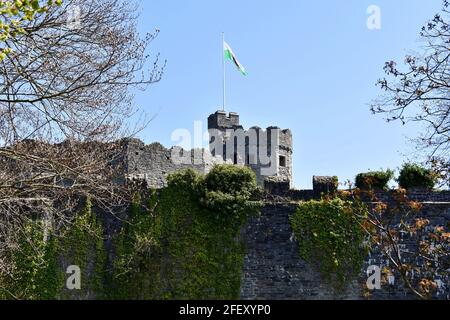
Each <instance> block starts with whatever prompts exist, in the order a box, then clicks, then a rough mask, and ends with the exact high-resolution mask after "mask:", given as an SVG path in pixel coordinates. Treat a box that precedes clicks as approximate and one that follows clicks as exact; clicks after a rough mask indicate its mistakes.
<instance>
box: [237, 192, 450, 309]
mask: <svg viewBox="0 0 450 320" xmlns="http://www.w3.org/2000/svg"><path fill="white" fill-rule="evenodd" d="M293 195H294V196H296V199H295V200H296V201H298V200H301V199H299V198H300V196H304V200H310V199H311V196H312V191H311V192H306V191H299V192H296V193H293ZM287 196H288V194H286V195H285V198H277V199H278V201H277V202H276V203H275V202H273V200H270V201H267V202H266V204H265V206H264V207H263V209H262V211H261V216H259V217H255V218H252V219H251V220H250V221H249V222H248V224H247V225H246V227H245V228H244V230H243V231H242V236H243V239H244V242H245V245H246V255H245V260H244V267H243V277H242V285H241V298H242V299H244V300H249V299H257V300H269V299H274V300H289V299H293V300H317V299H366V297H365V295H364V291H365V290H364V289H365V283H366V281H367V275H366V270H367V268H368V267H369V266H370V265H380V266H383V265H386V263H387V262H386V261H385V260H383V259H382V258H381V255H380V254H379V253H377V252H373V253H372V254H371V255H370V256H368V257H367V259H366V262H365V266H364V268H363V269H364V270H362V271H361V274H360V275H359V277H357V279H355V280H354V281H353V282H352V283H350V284H349V286H348V288H347V291H346V292H343V293H342V294H338V295H336V294H335V293H334V291H333V290H332V288H331V287H330V285H329V284H327V283H326V281H324V279H323V278H322V277H321V275H320V274H319V272H318V271H317V270H315V269H314V268H313V267H311V266H310V265H309V264H308V263H306V262H305V261H303V260H302V259H301V258H300V256H299V251H298V244H297V242H296V239H295V236H294V234H293V231H292V228H291V225H290V221H289V217H290V216H291V215H292V214H293V213H294V212H295V210H296V207H297V202H296V201H294V200H292V199H289V198H287ZM379 196H380V197H384V198H385V199H388V200H389V197H390V196H391V194H390V192H387V193H384V194H381V193H380V194H379ZM409 197H410V198H416V199H419V200H425V201H423V204H424V206H423V209H422V210H421V212H420V213H419V214H418V215H417V216H415V217H413V219H416V218H425V219H428V220H430V224H431V226H449V225H450V192H428V193H424V192H422V193H417V192H416V193H411V194H410V195H409ZM280 199H282V200H280ZM429 200H439V202H432V201H429ZM393 223H395V221H394V222H393ZM448 267H449V268H450V266H448ZM449 271H450V269H449ZM439 281H440V282H441V283H440V284H441V288H440V290H439V292H438V294H437V296H436V298H438V299H450V275H449V276H447V277H446V278H444V279H440V280H439ZM414 298H415V297H414V296H413V295H412V294H411V293H410V292H409V291H408V290H407V289H405V288H404V287H403V285H402V284H401V280H400V279H397V280H396V282H395V283H394V284H393V285H384V286H383V287H382V290H376V291H373V292H372V295H371V299H375V300H384V299H390V300H395V299H414Z"/></svg>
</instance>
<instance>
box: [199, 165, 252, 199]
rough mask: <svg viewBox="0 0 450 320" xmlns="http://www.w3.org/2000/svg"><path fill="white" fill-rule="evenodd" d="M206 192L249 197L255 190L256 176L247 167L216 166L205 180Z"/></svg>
mask: <svg viewBox="0 0 450 320" xmlns="http://www.w3.org/2000/svg"><path fill="white" fill-rule="evenodd" d="M205 183H206V188H207V189H208V191H215V192H221V193H225V194H230V195H240V196H244V195H245V196H250V195H251V194H253V193H254V192H255V190H256V189H257V185H256V175H255V173H254V172H253V171H252V170H251V169H250V168H248V167H239V166H234V165H217V166H215V167H214V168H213V169H212V170H211V172H209V173H208V175H207V176H206V178H205Z"/></svg>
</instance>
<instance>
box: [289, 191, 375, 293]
mask: <svg viewBox="0 0 450 320" xmlns="http://www.w3.org/2000/svg"><path fill="white" fill-rule="evenodd" d="M355 210H357V211H358V213H359V214H358V215H356V214H355ZM365 210H366V208H365V207H361V206H355V204H354V203H353V202H350V201H344V200H341V199H338V198H337V199H323V200H321V201H309V202H303V203H301V204H300V205H299V206H298V208H297V211H296V213H295V214H294V215H293V216H292V217H291V224H292V228H293V230H294V233H295V235H296V238H297V240H298V242H299V250H300V256H301V257H302V258H303V259H305V260H306V261H308V262H310V263H311V264H313V265H315V266H317V267H318V268H319V270H320V271H321V273H322V275H323V276H324V278H325V279H326V280H328V281H329V282H330V283H331V284H332V285H333V287H334V288H335V289H336V290H337V291H340V290H343V289H344V288H345V286H346V284H347V283H348V282H349V280H351V279H352V278H353V277H354V276H355V275H357V274H358V273H359V272H360V270H361V268H362V265H363V262H364V259H365V257H366V255H367V248H365V246H364V240H365V234H364V232H363V230H362V228H361V227H360V224H361V222H362V220H359V219H360V218H359V217H363V216H364V211H365ZM361 213H362V214H361ZM361 219H362V218H361Z"/></svg>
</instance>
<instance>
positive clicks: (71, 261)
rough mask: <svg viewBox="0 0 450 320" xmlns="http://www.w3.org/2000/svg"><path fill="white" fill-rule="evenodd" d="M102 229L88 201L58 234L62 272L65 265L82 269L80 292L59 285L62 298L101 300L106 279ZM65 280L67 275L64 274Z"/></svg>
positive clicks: (65, 267)
mask: <svg viewBox="0 0 450 320" xmlns="http://www.w3.org/2000/svg"><path fill="white" fill-rule="evenodd" d="M104 240H105V239H104V235H103V226H102V223H101V222H100V221H99V219H98V217H97V215H96V214H95V213H94V212H93V210H92V203H91V201H90V200H89V199H88V200H87V201H86V204H85V207H84V209H83V210H82V212H81V213H79V214H77V215H76V216H75V219H74V221H73V222H72V224H71V225H70V226H68V227H66V228H65V229H64V230H63V231H62V232H61V234H60V250H59V253H58V256H59V259H61V261H62V265H63V268H62V271H63V272H64V271H65V270H66V269H67V267H68V266H78V267H80V270H81V290H71V291H69V290H67V289H66V288H65V282H64V283H63V284H62V287H61V288H60V289H62V294H61V298H62V299H81V300H85V299H94V298H103V297H104V294H105V292H104V291H105V290H104V280H105V276H106V252H105V248H104ZM65 277H67V275H65Z"/></svg>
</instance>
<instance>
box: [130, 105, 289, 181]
mask: <svg viewBox="0 0 450 320" xmlns="http://www.w3.org/2000/svg"><path fill="white" fill-rule="evenodd" d="M208 133H209V149H193V150H189V151H187V150H183V149H182V148H181V147H173V148H171V149H167V148H165V147H164V146H162V145H161V144H159V143H153V144H150V145H145V144H144V143H143V142H142V141H140V140H137V139H131V140H128V141H127V143H126V146H125V171H126V174H127V177H128V178H131V179H145V180H146V182H147V185H148V186H149V187H151V188H155V189H158V188H162V187H164V186H165V185H166V178H167V175H168V174H170V173H173V172H175V171H178V170H181V169H187V168H191V169H194V170H196V171H197V172H199V173H202V174H206V173H208V172H209V171H210V170H211V169H212V168H213V167H214V165H216V164H235V165H241V166H248V167H250V168H251V169H252V170H253V171H254V172H255V174H256V177H257V182H258V184H259V185H260V186H264V185H265V184H266V183H268V182H275V183H284V184H287V185H288V186H289V187H291V186H292V153H293V148H292V133H291V131H290V130H289V129H286V130H281V129H280V128H278V127H269V128H267V129H266V130H263V129H261V128H259V127H252V128H250V129H249V130H244V128H243V127H242V126H241V125H240V122H239V115H238V114H237V113H233V112H230V113H229V114H227V113H226V112H224V111H217V112H215V113H214V114H212V115H210V116H209V118H208Z"/></svg>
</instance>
